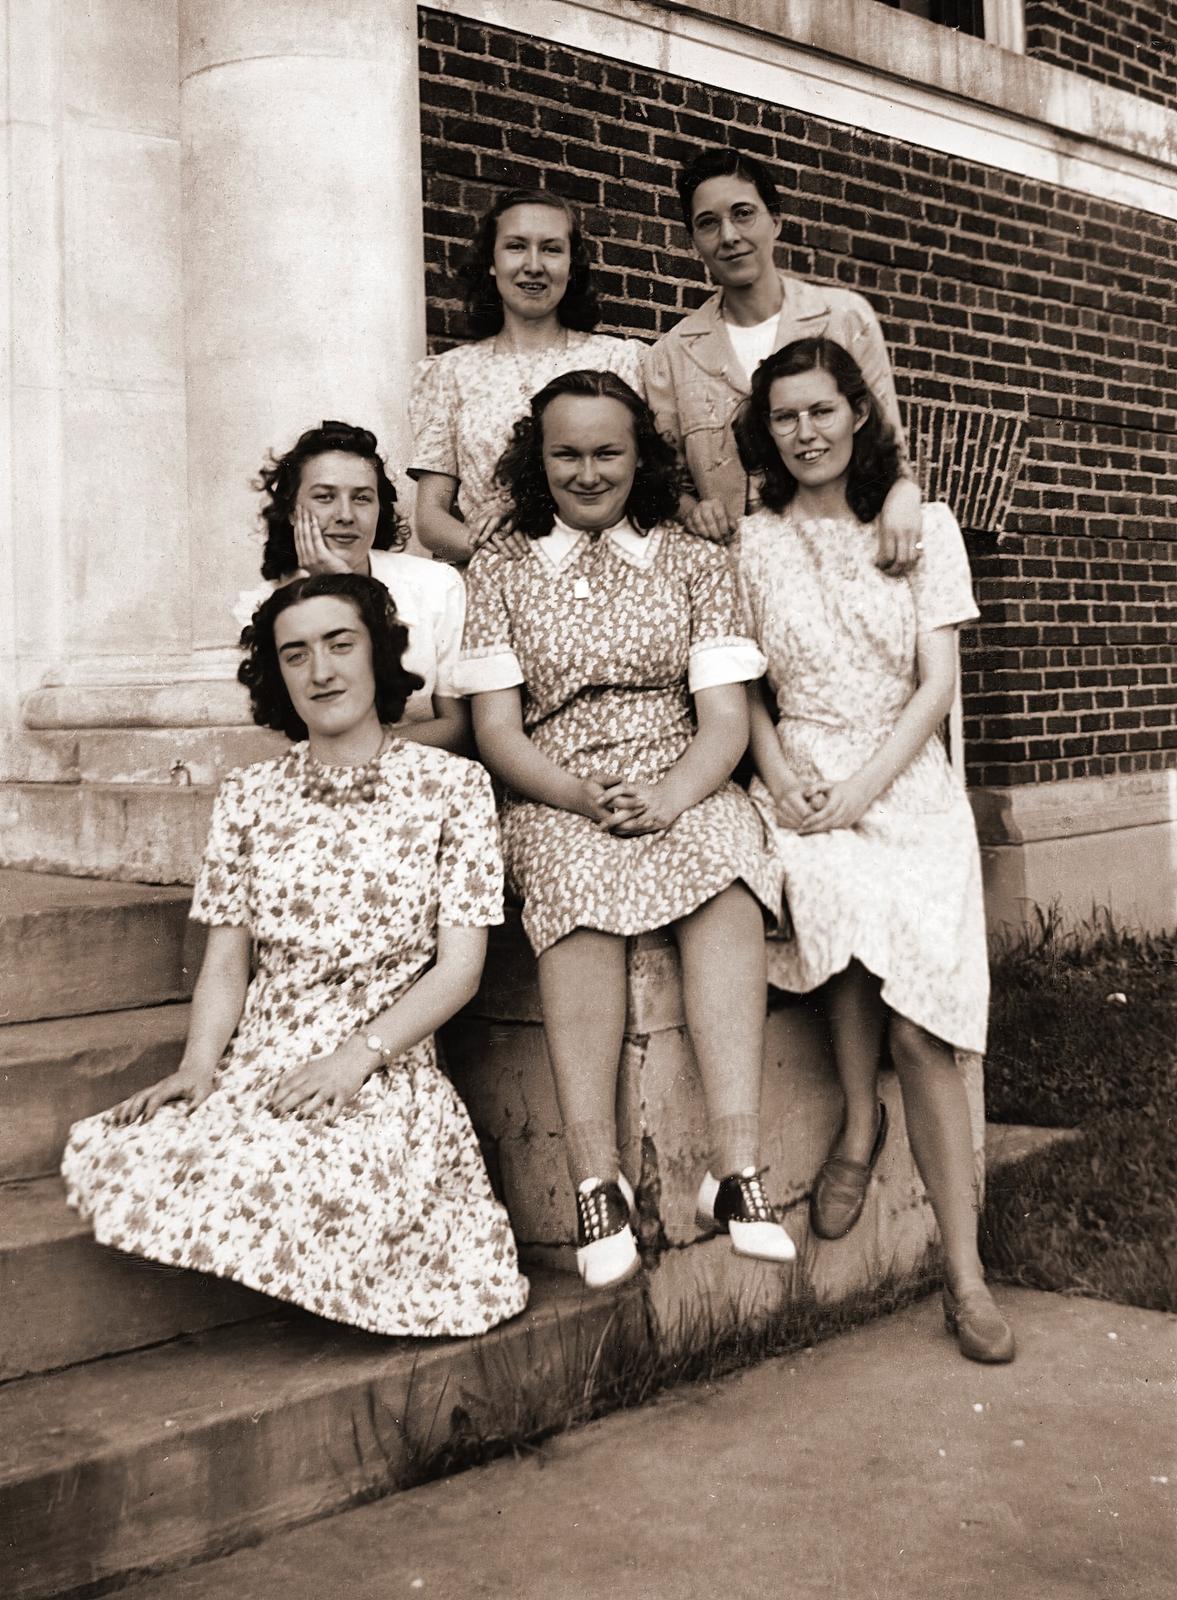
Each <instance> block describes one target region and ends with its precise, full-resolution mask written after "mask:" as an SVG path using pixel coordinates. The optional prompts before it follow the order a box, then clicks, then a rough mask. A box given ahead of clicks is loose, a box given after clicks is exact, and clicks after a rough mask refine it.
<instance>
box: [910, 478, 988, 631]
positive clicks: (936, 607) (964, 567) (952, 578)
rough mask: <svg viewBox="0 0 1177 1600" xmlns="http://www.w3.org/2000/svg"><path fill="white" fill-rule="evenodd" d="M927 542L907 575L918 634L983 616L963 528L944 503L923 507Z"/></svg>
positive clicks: (938, 502)
mask: <svg viewBox="0 0 1177 1600" xmlns="http://www.w3.org/2000/svg"><path fill="white" fill-rule="evenodd" d="M923 542H924V548H923V554H922V555H921V557H920V559H919V560H918V561H917V562H916V564H915V566H914V567H913V568H912V569H911V571H910V572H909V573H908V574H907V581H908V583H909V584H910V585H911V592H912V597H913V599H914V601H915V617H916V628H917V629H918V631H919V632H920V633H931V632H932V631H933V630H934V629H935V628H947V627H951V626H953V625H954V624H956V623H960V622H971V621H972V619H973V618H974V617H978V616H980V612H979V611H978V610H977V602H976V601H975V599H974V598H973V584H972V577H971V575H970V573H969V558H968V555H967V553H966V551H965V547H964V539H963V538H962V537H961V532H960V527H959V525H958V524H957V520H956V518H955V517H954V516H953V515H952V512H951V511H950V510H949V508H948V507H947V506H946V505H944V504H943V502H941V501H935V502H933V504H931V505H926V506H925V507H924V508H923Z"/></svg>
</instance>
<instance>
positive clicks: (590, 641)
mask: <svg viewBox="0 0 1177 1600" xmlns="http://www.w3.org/2000/svg"><path fill="white" fill-rule="evenodd" d="M466 584H467V610H466V633H465V640H464V643H463V648H462V660H461V662H460V663H459V666H458V686H459V688H460V689H462V690H463V692H464V693H466V694H477V693H480V692H485V691H490V690H495V689H506V688H513V687H516V686H519V687H521V688H522V691H523V725H524V729H525V731H526V732H527V733H528V735H529V736H530V738H531V739H532V740H533V742H534V743H535V745H536V746H537V748H538V749H540V750H542V751H543V752H544V754H545V755H548V756H550V757H551V758H552V760H553V761H555V762H557V763H558V764H559V765H560V766H561V767H563V768H565V769H566V770H567V771H569V772H573V773H575V774H576V775H577V776H578V777H586V778H587V777H593V776H608V777H618V778H624V779H628V780H630V781H633V782H645V783H654V782H657V780H658V779H660V778H661V777H662V776H663V775H664V774H665V773H666V772H667V771H668V770H669V769H670V768H671V767H672V766H673V765H674V763H675V762H676V761H677V760H678V759H679V757H680V756H681V755H682V754H683V752H684V751H685V750H686V748H687V746H688V744H689V743H690V742H691V739H692V738H693V737H694V734H695V730H696V723H695V717H694V709H693V704H692V699H691V696H692V693H695V692H698V691H700V690H703V689H707V688H712V687H716V686H718V685H720V684H727V683H742V682H746V681H748V680H749V679H754V678H758V677H759V676H760V675H761V672H762V671H763V668H764V662H763V658H762V657H761V655H760V652H759V651H758V650H757V649H756V647H755V646H754V645H753V644H752V643H751V641H750V640H749V639H747V638H745V637H743V635H742V632H741V628H740V626H739V607H738V601H737V596H736V590H735V581H734V576H733V573H732V569H731V566H730V564H729V561H728V558H727V554H726V552H725V551H723V550H722V549H719V548H718V547H717V546H715V545H712V544H708V543H707V542H706V541H705V540H702V539H695V538H692V537H690V535H688V534H686V533H684V532H683V531H682V529H680V528H678V527H677V526H676V525H672V524H665V525H663V526H660V527H657V528H655V529H653V530H652V531H651V532H650V533H649V534H647V535H646V536H645V537H643V536H641V535H640V534H638V533H637V532H636V531H635V530H634V529H633V528H632V527H630V525H629V524H628V523H623V524H620V525H619V526H618V527H616V528H612V529H609V530H608V531H607V532H606V533H603V534H601V535H599V536H596V537H594V536H590V535H589V534H587V533H578V532H576V531H574V530H573V529H571V528H568V527H566V526H565V525H564V524H562V523H560V522H557V524H556V526H555V528H554V529H553V531H552V533H550V534H547V535H545V536H544V537H542V538H539V539H532V540H529V541H528V549H527V552H526V555H524V556H523V557H520V558H512V557H511V556H507V555H503V554H500V553H499V552H497V551H494V550H490V549H484V550H480V551H478V553H477V554H476V555H475V557H474V559H473V560H472V561H471V563H470V566H469V568H468V571H467V579H466ZM502 829H503V855H504V858H505V861H506V865H507V873H508V878H509V881H510V883H511V886H512V888H513V889H514V891H515V892H516V893H517V894H518V896H519V897H520V899H521V900H522V901H523V926H524V929H525V931H526V933H527V936H528V938H529V939H530V941H531V944H532V947H533V949H534V950H535V951H536V953H537V954H540V953H541V952H542V951H544V950H546V949H547V948H548V946H549V945H551V944H554V943H555V942H556V940H558V939H561V938H563V937H564V936H565V935H566V934H568V933H571V932H572V931H573V929H574V928H595V929H598V930H600V931H602V932H605V933H616V934H636V933H644V932H646V931H648V930H649V929H652V928H660V927H664V926H665V925H666V924H667V923H670V922H675V921H677V920H678V919H679V918H681V917H684V916H686V915H688V914H689V913H690V912H692V911H694V910H696V909H697V908H698V907H699V906H701V905H703V904H704V903H705V902H706V901H708V900H710V899H712V898H713V897H714V896H715V895H717V894H719V893H720V892H721V891H722V890H723V889H726V888H727V887H728V886H729V885H730V884H732V883H735V882H742V883H744V884H745V885H746V886H747V887H748V888H749V889H750V890H751V891H752V893H753V894H754V895H755V896H756V898H757V899H758V900H759V901H760V903H761V905H762V906H763V907H764V909H765V911H766V912H767V914H768V918H769V921H770V923H771V924H773V925H775V924H776V923H777V921H778V918H779V916H780V913H781V872H780V867H779V865H778V864H777V862H776V860H775V857H774V855H773V852H772V850H771V848H770V847H769V843H768V839H767V836H766V832H765V828H764V825H763V823H762V821H761V819H760V817H759V815H758V814H757V812H756V809H755V807H754V806H753V805H752V804H751V802H750V801H749V799H748V797H747V795H746V794H745V793H744V792H743V790H741V789H739V788H738V787H737V786H736V785H735V784H733V783H725V784H723V785H722V786H721V787H720V788H719V789H717V790H716V791H715V793H714V794H711V795H708V796H707V797H706V799H704V800H701V801H699V802H698V804H697V805H694V806H691V807H689V808H688V809H687V810H686V811H684V812H683V813H682V814H681V816H679V817H677V818H676V819H675V821H674V823H673V824H672V825H671V827H669V828H668V829H667V830H666V831H665V833H661V834H649V835H645V836H640V837H635V838H630V839H625V838H618V837H617V836H615V835H613V834H610V833H605V832H602V831H601V830H600V829H599V828H597V827H596V825H595V824H594V823H593V822H592V821H591V820H590V819H589V818H588V817H583V816H580V815H578V814H577V813H574V812H571V811H562V810H558V809H556V808H554V807H552V806H547V805H542V804H540V803H539V802H537V801H532V800H525V799H522V798H520V797H518V796H514V795H508V797H507V799H506V802H505V804H504V807H503V813H502Z"/></svg>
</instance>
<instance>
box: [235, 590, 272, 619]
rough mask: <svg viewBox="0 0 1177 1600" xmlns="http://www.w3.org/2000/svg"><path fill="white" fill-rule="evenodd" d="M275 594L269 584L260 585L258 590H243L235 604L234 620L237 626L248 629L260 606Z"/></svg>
mask: <svg viewBox="0 0 1177 1600" xmlns="http://www.w3.org/2000/svg"><path fill="white" fill-rule="evenodd" d="M273 592H274V591H273V589H272V588H271V587H270V585H269V584H268V583H262V584H259V585H258V587H257V588H256V589H242V590H241V592H240V594H239V595H238V596H237V598H236V600H234V602H233V620H234V622H236V624H237V626H238V627H239V628H248V627H249V624H250V623H251V622H252V621H253V614H254V612H255V611H256V610H257V608H258V606H260V605H261V604H262V602H263V601H265V600H268V599H269V598H270V596H271V595H272V594H273Z"/></svg>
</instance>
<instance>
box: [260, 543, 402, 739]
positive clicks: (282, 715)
mask: <svg viewBox="0 0 1177 1600" xmlns="http://www.w3.org/2000/svg"><path fill="white" fill-rule="evenodd" d="M322 595H332V596H338V598H339V599H341V600H346V601H348V602H349V604H351V605H352V606H354V607H355V609H356V612H357V614H358V616H359V619H360V621H361V622H362V623H363V625H364V627H365V628H366V629H367V631H368V638H369V639H370V640H371V641H372V675H373V677H374V678H375V680H376V715H377V716H378V717H379V718H380V721H381V722H382V723H384V724H386V725H387V724H389V723H393V722H399V721H400V720H401V718H402V717H403V716H404V714H405V704H406V702H407V700H408V698H409V696H410V695H411V694H412V693H413V691H414V689H420V688H422V687H423V685H424V680H423V679H422V678H419V677H418V676H417V674H416V673H415V672H409V671H408V670H407V669H406V668H405V667H404V666H403V665H402V658H403V656H404V653H405V650H406V648H407V647H408V643H409V630H408V629H407V628H406V627H405V625H404V623H403V622H400V621H398V620H397V614H396V604H395V602H394V601H393V598H392V596H391V595H390V594H389V592H388V590H387V589H386V588H385V587H384V585H383V584H382V583H381V582H380V581H379V580H378V579H377V578H369V577H366V576H364V575H363V574H362V573H358V572H323V573H320V574H319V575H318V577H314V578H295V579H294V581H293V583H287V584H283V586H282V587H281V588H280V589H275V590H274V592H273V594H272V595H270V596H269V597H268V599H266V600H263V601H262V603H261V605H260V606H258V608H257V610H256V611H255V612H254V614H253V621H252V622H250V623H248V624H247V625H246V627H244V628H243V629H242V630H241V648H242V649H243V650H244V651H245V660H244V661H242V663H241V665H240V666H239V667H238V668H237V680H238V682H239V683H243V684H244V685H245V687H246V688H247V689H248V690H249V705H250V710H251V711H252V713H253V720H254V721H255V722H256V723H257V725H258V727H259V728H274V729H275V730H276V731H277V732H278V733H284V734H285V735H286V737H287V738H288V739H305V738H306V736H307V726H306V723H305V722H304V721H303V720H302V718H301V717H300V716H299V714H298V712H297V711H296V710H295V709H294V702H293V701H292V700H291V698H290V690H289V689H288V688H287V687H286V680H285V679H284V678H283V676H282V668H281V665H280V664H279V661H278V648H277V645H276V644H275V643H274V624H275V623H276V622H277V620H278V618H279V617H280V616H281V615H282V613H283V612H284V611H288V610H289V609H290V607H291V606H296V605H298V604H299V603H300V602H301V601H303V600H316V599H318V598H319V597H320V596H322Z"/></svg>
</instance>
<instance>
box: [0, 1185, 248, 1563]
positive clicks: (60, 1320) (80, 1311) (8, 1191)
mask: <svg viewBox="0 0 1177 1600" xmlns="http://www.w3.org/2000/svg"><path fill="white" fill-rule="evenodd" d="M274 1304H275V1302H274V1301H273V1300H272V1299H270V1298H269V1296H267V1295H261V1294H255V1293H253V1291H252V1290H249V1289H243V1288H242V1287H241V1286H240V1285H239V1284H235V1283H227V1282H225V1281H224V1280H223V1279H220V1278H212V1277H208V1276H207V1275H206V1274H204V1273H200V1272H183V1271H180V1270H179V1269H177V1268H173V1267H165V1266H160V1265H158V1264H157V1263H154V1262H145V1261H142V1260H138V1259H136V1258H135V1257H132V1256H127V1255H123V1254H121V1253H120V1252H119V1251H117V1250H108V1249H106V1248H105V1247H104V1246H102V1245H100V1244H95V1242H94V1240H93V1238H92V1237H91V1235H90V1229H89V1227H88V1226H87V1224H86V1223H85V1222H83V1221H82V1220H81V1218H80V1217H79V1216H78V1215H77V1213H76V1212H74V1211H71V1210H70V1208H69V1207H68V1206H67V1205H66V1203H65V1191H64V1188H63V1186H62V1183H61V1180H60V1179H59V1178H34V1179H31V1180H29V1181H28V1182H26V1183H8V1184H3V1185H0V1382H5V1381H7V1380H8V1379H10V1378H21V1377H25V1376H27V1375H28V1374H29V1373H35V1372H47V1371H50V1370H52V1369H53V1368H56V1367H67V1366H71V1365H72V1364H73V1363H75V1362H78V1361H90V1360H93V1359H94V1358H95V1357H96V1356H107V1355H112V1354H116V1353H119V1352H122V1351H125V1350H136V1349H139V1348H141V1347H142V1346H144V1345H150V1344H159V1343H160V1342H161V1341H163V1340H165V1339H174V1338H175V1337H176V1336H177V1335H178V1334H181V1333H194V1332H197V1331H199V1330H202V1329H205V1328H215V1327H218V1326H220V1324H222V1323H226V1322H241V1321H243V1320H244V1319H246V1318H248V1317H259V1316H264V1315H267V1314H269V1313H271V1312H272V1311H273V1309H274ZM0 1592H3V1591H2V1590H0Z"/></svg>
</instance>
